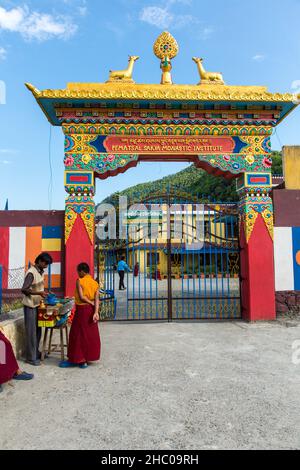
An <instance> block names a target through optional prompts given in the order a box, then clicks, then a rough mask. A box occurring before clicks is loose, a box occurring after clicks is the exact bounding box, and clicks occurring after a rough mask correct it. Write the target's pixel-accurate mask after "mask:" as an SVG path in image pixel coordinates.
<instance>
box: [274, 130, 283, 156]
mask: <svg viewBox="0 0 300 470" xmlns="http://www.w3.org/2000/svg"><path fill="white" fill-rule="evenodd" d="M275 135H276V137H277V140H278V142H279V145H280V151H281V150H282V142H281V140H280V137H279V135H278V132H277V128H276V127H275Z"/></svg>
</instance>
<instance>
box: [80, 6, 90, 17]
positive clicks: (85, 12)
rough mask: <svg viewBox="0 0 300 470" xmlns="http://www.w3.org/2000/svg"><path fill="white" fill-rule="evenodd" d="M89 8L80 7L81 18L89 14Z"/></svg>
mask: <svg viewBox="0 0 300 470" xmlns="http://www.w3.org/2000/svg"><path fill="white" fill-rule="evenodd" d="M87 11H88V9H87V7H86V6H83V7H78V13H79V15H80V16H85V15H86V14H87Z"/></svg>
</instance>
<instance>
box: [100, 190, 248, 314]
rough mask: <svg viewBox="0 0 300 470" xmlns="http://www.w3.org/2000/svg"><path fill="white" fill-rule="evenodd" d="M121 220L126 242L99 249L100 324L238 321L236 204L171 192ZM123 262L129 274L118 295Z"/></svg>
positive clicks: (151, 199) (134, 208)
mask: <svg viewBox="0 0 300 470" xmlns="http://www.w3.org/2000/svg"><path fill="white" fill-rule="evenodd" d="M136 200H137V199H136ZM123 222H124V226H125V231H126V240H125V241H124V240H123V241H121V240H120V241H109V242H106V243H100V244H99V245H98V246H97V259H98V270H97V276H98V278H99V279H100V281H101V285H102V294H101V295H102V300H103V301H102V311H101V312H102V313H101V317H102V318H103V319H114V320H167V321H172V320H198V319H237V318H240V317H241V306H240V276H239V266H240V262H239V230H238V224H239V222H238V209H237V205H236V204H235V203H232V204H231V203H230V204H229V203H226V204H222V203H212V202H204V203H199V202H197V201H193V200H191V199H190V198H187V197H185V198H184V197H182V196H181V197H178V196H176V194H172V193H171V192H169V194H167V195H156V196H154V195H152V196H151V197H148V198H146V199H144V201H143V203H142V205H141V203H139V204H138V205H137V204H135V205H134V206H131V208H130V209H128V210H127V211H126V212H125V213H124V214H123ZM122 258H125V261H126V262H127V264H128V266H129V268H130V271H129V272H126V273H125V286H126V289H124V290H119V274H118V272H117V264H118V262H119V260H120V259H122Z"/></svg>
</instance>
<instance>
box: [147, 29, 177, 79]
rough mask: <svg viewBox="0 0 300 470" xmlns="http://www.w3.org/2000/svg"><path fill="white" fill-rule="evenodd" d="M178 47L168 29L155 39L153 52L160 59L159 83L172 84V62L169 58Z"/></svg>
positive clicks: (172, 56)
mask: <svg viewBox="0 0 300 470" xmlns="http://www.w3.org/2000/svg"><path fill="white" fill-rule="evenodd" d="M178 51H179V47H178V44H177V41H176V39H175V38H174V37H173V36H172V34H170V33H169V32H168V31H164V32H163V33H161V34H160V35H159V36H158V38H157V39H156V41H155V43H154V46H153V52H154V54H155V55H156V57H157V58H158V59H160V60H161V62H160V68H161V70H162V75H161V82H160V83H161V84H162V85H172V76H171V70H172V63H171V59H174V57H176V56H177V54H178Z"/></svg>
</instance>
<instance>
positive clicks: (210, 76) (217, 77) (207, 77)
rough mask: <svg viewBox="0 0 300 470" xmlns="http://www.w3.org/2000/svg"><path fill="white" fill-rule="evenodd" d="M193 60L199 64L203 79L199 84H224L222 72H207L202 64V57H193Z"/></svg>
mask: <svg viewBox="0 0 300 470" xmlns="http://www.w3.org/2000/svg"><path fill="white" fill-rule="evenodd" d="M193 61H194V62H196V64H197V67H198V72H199V75H200V78H201V81H200V82H199V83H198V85H201V83H206V84H207V83H216V84H219V85H221V84H222V85H224V80H223V76H222V74H221V73H220V72H206V70H205V69H204V67H203V65H202V62H203V59H200V58H199V57H193Z"/></svg>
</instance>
